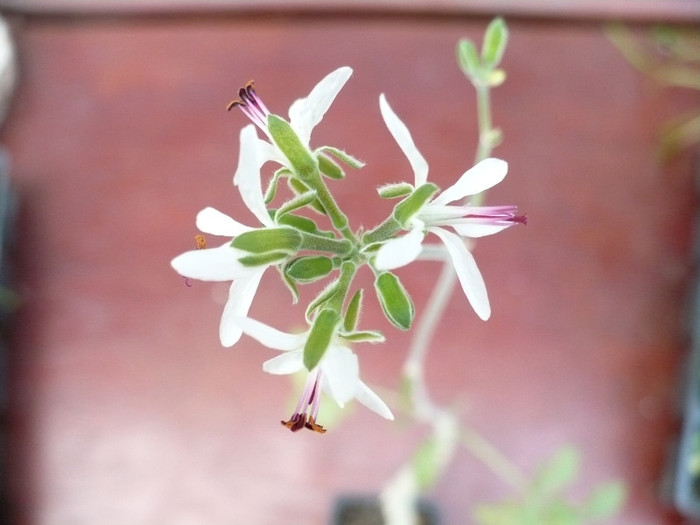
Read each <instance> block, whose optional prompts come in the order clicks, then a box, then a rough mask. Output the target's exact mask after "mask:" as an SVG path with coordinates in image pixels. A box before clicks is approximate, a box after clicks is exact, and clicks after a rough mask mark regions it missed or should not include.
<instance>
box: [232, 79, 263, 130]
mask: <svg viewBox="0 0 700 525" xmlns="http://www.w3.org/2000/svg"><path fill="white" fill-rule="evenodd" d="M253 85H254V82H253V81H252V80H251V81H250V82H248V83H247V84H246V85H245V87H242V88H241V89H239V90H238V98H237V99H236V100H233V101H231V102H229V104H228V106H226V109H227V110H229V111H231V109H232V108H235V107H238V108H240V109H241V111H242V112H243V113H244V114H245V116H247V117H248V118H249V119H250V120H251V121H252V122H253V124H255V125H256V126H258V127H259V128H260V129H261V130H263V131H264V132H265V133H267V116H268V115H269V114H270V111H269V110H268V109H267V107H266V106H265V104H264V103H263V101H262V99H261V98H260V97H259V96H258V95H257V94H256V93H255V89H254V88H253Z"/></svg>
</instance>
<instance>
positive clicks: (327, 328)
mask: <svg viewBox="0 0 700 525" xmlns="http://www.w3.org/2000/svg"><path fill="white" fill-rule="evenodd" d="M339 324H340V314H338V312H336V311H335V310H332V309H330V308H326V309H324V310H321V312H320V313H319V314H318V316H316V319H314V324H313V326H312V327H311V331H310V332H309V337H308V338H307V339H306V344H305V345H304V366H305V367H306V369H307V370H313V369H314V368H315V367H316V365H318V363H319V362H320V361H321V358H323V355H324V354H325V353H326V350H328V347H329V346H330V344H331V341H332V339H333V336H334V335H335V332H336V330H337V329H338V325H339Z"/></svg>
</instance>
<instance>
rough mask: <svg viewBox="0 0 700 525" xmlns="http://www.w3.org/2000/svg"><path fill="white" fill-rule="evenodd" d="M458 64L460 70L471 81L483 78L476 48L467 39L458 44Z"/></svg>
mask: <svg viewBox="0 0 700 525" xmlns="http://www.w3.org/2000/svg"><path fill="white" fill-rule="evenodd" d="M457 63H458V64H459V68H460V69H461V70H462V72H463V73H464V74H465V75H466V76H467V78H469V79H476V78H479V77H481V75H482V72H481V69H482V68H481V60H480V59H479V53H478V52H477V50H476V46H475V45H474V43H473V42H472V41H471V40H467V39H466V38H463V39H461V40H460V41H459V42H457Z"/></svg>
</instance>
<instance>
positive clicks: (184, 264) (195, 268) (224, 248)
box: [170, 243, 249, 281]
mask: <svg viewBox="0 0 700 525" xmlns="http://www.w3.org/2000/svg"><path fill="white" fill-rule="evenodd" d="M241 255H242V252H241V251H239V250H236V249H234V248H231V246H230V245H229V243H226V244H223V245H221V246H219V247H218V248H207V249H204V250H191V251H189V252H185V253H183V254H180V255H178V256H177V257H175V258H174V259H173V260H172V261H171V262H170V264H171V266H172V267H173V268H174V269H175V271H176V272H177V273H179V274H180V275H183V276H185V277H189V278H190V279H198V280H200V281H232V280H233V279H238V278H239V277H241V276H243V275H245V274H247V273H248V272H249V270H248V269H247V268H245V267H244V266H243V265H242V264H241V263H239V262H238V258H239V257H240V256H241Z"/></svg>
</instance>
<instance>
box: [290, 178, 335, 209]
mask: <svg viewBox="0 0 700 525" xmlns="http://www.w3.org/2000/svg"><path fill="white" fill-rule="evenodd" d="M287 181H288V184H289V187H290V188H291V189H292V191H293V192H294V193H296V194H297V195H300V194H302V193H306V192H308V191H310V190H311V188H309V186H307V185H306V184H304V182H302V181H301V180H299V179H297V178H295V177H290V178H289V179H287ZM309 206H311V208H312V209H314V210H315V211H317V212H319V213H320V214H322V215H326V209H325V208H324V207H323V205H322V204H321V202H320V201H319V200H318V199H316V200H314V201H313V202H312V203H311V204H310V205H309Z"/></svg>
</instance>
